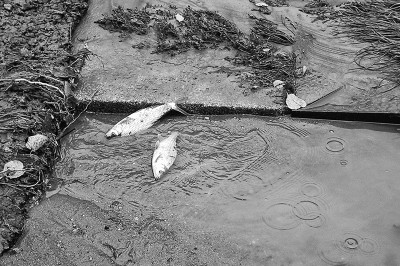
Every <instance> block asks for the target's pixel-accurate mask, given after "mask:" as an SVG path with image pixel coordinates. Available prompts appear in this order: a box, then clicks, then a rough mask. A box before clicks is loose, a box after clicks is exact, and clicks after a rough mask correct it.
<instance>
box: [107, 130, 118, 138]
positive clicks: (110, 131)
mask: <svg viewBox="0 0 400 266" xmlns="http://www.w3.org/2000/svg"><path fill="white" fill-rule="evenodd" d="M118 135H119V133H118V132H117V131H116V130H115V129H113V128H112V129H110V130H109V131H108V132H107V133H106V138H108V139H111V138H112V137H116V136H118Z"/></svg>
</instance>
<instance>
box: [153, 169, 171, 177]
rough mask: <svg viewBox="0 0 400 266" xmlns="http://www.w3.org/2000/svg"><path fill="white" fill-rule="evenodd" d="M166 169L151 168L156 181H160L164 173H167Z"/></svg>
mask: <svg viewBox="0 0 400 266" xmlns="http://www.w3.org/2000/svg"><path fill="white" fill-rule="evenodd" d="M167 170H168V169H166V168H165V167H164V166H160V167H153V175H154V178H155V179H156V180H158V179H160V178H161V177H162V176H163V175H164V174H165V172H167Z"/></svg>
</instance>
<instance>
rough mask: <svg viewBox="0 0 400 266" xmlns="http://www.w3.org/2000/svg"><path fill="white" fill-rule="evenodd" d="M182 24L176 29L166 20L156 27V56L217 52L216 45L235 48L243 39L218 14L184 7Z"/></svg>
mask: <svg viewBox="0 0 400 266" xmlns="http://www.w3.org/2000/svg"><path fill="white" fill-rule="evenodd" d="M182 16H183V17H184V18H185V19H184V21H182V22H180V23H179V24H178V25H177V26H174V25H173V24H171V23H169V22H168V21H167V20H166V19H158V20H157V21H156V23H155V31H156V34H157V41H158V45H157V48H156V52H157V53H162V52H168V53H170V54H172V55H173V54H176V53H181V52H184V51H187V50H188V49H189V48H195V49H198V50H203V49H206V48H216V47H217V46H219V45H222V44H226V45H227V46H234V47H235V46H237V44H236V43H237V42H238V40H239V41H240V40H242V39H244V38H245V35H244V34H243V33H242V32H240V30H239V29H238V28H237V27H236V25H235V24H234V23H232V22H230V21H229V20H227V19H225V18H224V17H222V16H221V15H219V14H218V13H217V12H212V11H204V10H194V9H192V8H191V7H187V8H185V9H184V10H183V13H182Z"/></svg>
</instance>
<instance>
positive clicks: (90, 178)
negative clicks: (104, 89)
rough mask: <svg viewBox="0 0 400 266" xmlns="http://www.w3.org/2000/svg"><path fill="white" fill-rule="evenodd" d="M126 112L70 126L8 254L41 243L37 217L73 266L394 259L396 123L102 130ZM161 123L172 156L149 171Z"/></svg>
mask: <svg viewBox="0 0 400 266" xmlns="http://www.w3.org/2000/svg"><path fill="white" fill-rule="evenodd" d="M121 118H122V117H121V116H118V115H104V114H103V115H94V114H90V115H86V116H84V117H82V119H81V120H80V121H79V123H77V124H76V125H75V129H76V130H75V131H74V132H72V133H71V134H70V135H69V136H67V137H66V138H65V139H64V141H63V143H62V144H63V152H62V153H63V155H62V160H61V161H60V162H59V164H58V165H57V168H56V177H57V180H58V181H59V182H58V185H55V189H54V191H55V192H50V194H49V195H48V199H47V200H46V201H45V202H44V203H43V204H42V205H41V206H39V207H38V208H35V210H34V211H33V214H32V217H33V218H31V219H30V221H29V225H28V230H27V234H26V236H25V237H24V238H23V239H22V240H21V242H20V244H19V248H21V250H23V251H22V252H21V253H20V254H16V255H13V256H9V257H5V258H3V261H4V262H11V261H12V260H14V261H15V262H14V263H16V262H20V261H22V260H23V259H27V258H29V257H30V256H33V254H35V252H39V251H38V248H36V247H35V246H34V245H33V246H29V243H30V241H32V237H33V236H35V234H38V233H37V232H38V231H37V230H36V228H40V230H44V229H45V228H47V229H46V234H44V235H45V236H46V237H48V238H49V239H56V241H55V240H54V241H55V242H54V243H57V247H55V246H53V247H52V250H54V255H53V259H54V260H60V258H68V260H69V261H70V262H71V263H73V262H74V263H77V261H79V264H80V265H146V263H150V262H154V263H156V264H158V265H169V264H168V263H170V264H171V265H188V263H189V262H193V261H196V263H194V265H200V264H202V265H203V264H204V265H238V264H243V265H397V264H398V263H399V262H400V257H399V255H398V252H397V250H398V249H399V243H400V242H399V234H398V227H397V225H398V223H399V219H400V212H399V210H398V208H397V205H396V204H394V203H395V202H397V201H398V200H400V199H399V195H400V193H399V189H398V188H399V187H400V184H399V180H398V178H397V173H398V172H399V170H400V169H399V166H398V164H397V161H398V159H399V156H400V154H399V152H398V150H399V148H400V147H399V146H400V138H399V133H398V131H399V129H398V127H397V126H390V125H373V124H363V123H351V124H350V123H345V122H321V121H305V120H291V119H287V118H261V117H252V116H209V117H208V116H196V117H183V116H169V117H166V119H165V120H163V121H161V122H160V123H158V124H156V125H155V126H154V127H153V128H151V129H149V130H147V131H146V132H143V133H142V134H138V135H135V136H130V137H124V138H113V139H111V140H107V139H106V138H105V132H106V131H107V130H108V129H109V128H110V127H112V125H113V124H114V123H115V122H118V121H119V120H120V119H121ZM168 131H178V132H180V135H179V137H178V140H177V150H178V156H177V159H176V161H175V163H174V165H173V166H172V167H171V169H170V170H169V172H168V173H167V174H166V175H165V177H163V178H162V179H161V180H159V181H155V179H154V178H153V176H152V172H151V156H152V153H153V150H154V145H155V142H156V140H157V135H158V134H166V133H167V132H168ZM55 193H56V194H55ZM77 202H79V204H78V203H77ZM70 205H74V207H70ZM69 209H74V211H72V210H71V211H69ZM76 209H78V210H76ZM55 213H56V214H55ZM69 213H70V214H69ZM92 216H96V217H102V218H99V219H100V220H101V221H102V222H96V223H92V222H90V219H92V218H91V217H92ZM55 217H57V218H55ZM66 217H68V220H67V218H66ZM110 217H112V218H110ZM88 219H89V220H88ZM64 220H65V221H68V222H62V221H64ZM72 220H73V221H74V222H71V221H72ZM56 221H61V222H56ZM106 221H108V222H106ZM150 221H151V222H150ZM73 223H76V225H75V226H74V225H73ZM148 223H151V226H149V224H148ZM143 224H147V226H148V227H145V228H146V229H144V231H143V232H146V233H143V234H139V233H138V230H139V228H142V227H143V226H144V225H143ZM152 226H154V227H156V228H157V230H158V231H157V233H156V234H155V235H152V233H154V231H152V230H155V229H154V228H153V227H152ZM52 227H53V229H50V228H52ZM54 227H56V228H58V229H54ZM29 228H32V229H33V228H35V230H30V229H29ZM106 228H109V229H110V228H111V229H110V230H111V231H113V230H114V231H113V233H110V232H108V231H107V230H106ZM146 230H150V231H151V232H148V231H146ZM164 230H167V232H168V233H167V232H165V231H164ZM139 231H140V230H139ZM60 232H62V234H60ZM67 232H68V235H67ZM74 232H75V233H74ZM63 234H65V235H63ZM119 234H122V235H121V237H117V236H118V235H119ZM156 235H158V236H156ZM166 235H167V236H166ZM67 236H68V237H67ZM127 236H129V237H127ZM153 237H154V238H157V239H158V241H159V242H157V243H156V242H154V241H153V240H154V239H153ZM114 238H115V239H117V238H118V239H119V240H118V242H113V240H112V239H114ZM78 240H79V241H83V242H81V243H82V245H90V250H88V251H87V254H89V255H87V260H84V259H83V258H84V256H83V255H82V254H80V253H79V252H78V250H76V248H74V247H73V245H72V244H71V243H72V242H76V241H78ZM142 241H144V242H146V241H147V243H152V244H148V245H147V246H146V248H144V247H143V246H141V244H140V243H143V242H142ZM182 241H183V242H182ZM185 241H186V242H185ZM138 243H139V244H138ZM166 243H168V244H166ZM163 245H167V246H168V247H166V246H164V247H163V248H162V246H163ZM170 245H174V248H172V247H170ZM75 246H76V245H75ZM195 246H196V247H197V250H196V252H195V253H196V255H190V256H189V253H190V254H191V252H193V248H194V247H195ZM48 248H50V247H48ZM48 248H46V249H48ZM154 252H156V253H157V254H159V256H157V257H155V256H154V254H155V253H154ZM166 254H169V255H168V256H171V258H172V259H170V257H168V256H167V255H166ZM232 254H235V255H232ZM230 256H232V257H230ZM228 257H229V259H228ZM89 258H91V260H89ZM39 261H40V259H39ZM64 263H65V262H64ZM189 264H190V263H189ZM7 265H8V264H7ZM11 265H12V264H11ZM14 265H18V264H14ZM65 265H68V264H65Z"/></svg>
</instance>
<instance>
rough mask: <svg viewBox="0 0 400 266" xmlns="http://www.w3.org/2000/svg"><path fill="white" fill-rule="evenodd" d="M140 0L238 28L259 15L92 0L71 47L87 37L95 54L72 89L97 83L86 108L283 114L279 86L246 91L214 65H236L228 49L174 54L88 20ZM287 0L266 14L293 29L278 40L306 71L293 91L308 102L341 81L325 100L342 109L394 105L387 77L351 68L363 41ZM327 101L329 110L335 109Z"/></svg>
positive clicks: (213, 4) (84, 92)
mask: <svg viewBox="0 0 400 266" xmlns="http://www.w3.org/2000/svg"><path fill="white" fill-rule="evenodd" d="M331 2H332V3H335V4H336V3H339V2H344V1H331ZM146 3H152V4H157V3H158V4H164V5H168V4H173V5H176V6H177V7H178V8H179V9H183V8H184V7H186V6H188V5H190V6H192V7H193V8H199V9H204V10H215V11H218V12H219V13H220V14H221V15H222V16H224V17H225V18H227V19H229V20H232V21H233V22H234V23H236V25H237V26H238V27H239V28H240V29H241V30H242V31H244V32H248V31H249V29H250V21H249V19H248V14H250V13H251V14H257V15H258V16H263V15H262V14H259V13H256V12H255V11H251V9H252V8H254V6H253V4H251V3H250V2H247V1H241V0H233V1H227V0H225V1H213V0H200V1H192V0H185V1H177V0H175V1H168V2H166V1H154V0H153V1H146V2H145V1H128V0H114V1H112V0H92V1H91V3H90V8H89V11H88V14H87V16H86V18H85V19H84V21H83V22H82V24H81V25H80V27H79V28H78V30H77V31H76V34H75V49H80V48H82V47H84V45H85V44H86V45H87V46H88V47H89V49H90V50H91V51H93V52H94V53H95V54H97V55H99V56H100V59H101V60H100V59H98V58H93V59H92V60H91V61H88V62H87V64H86V66H85V67H84V69H83V70H82V79H81V88H80V89H79V91H78V92H77V97H78V98H79V99H80V100H82V101H89V100H90V97H91V95H92V94H93V92H94V91H96V90H99V95H98V96H96V98H95V100H94V102H93V104H92V105H91V106H90V110H92V111H103V112H132V111H134V110H136V109H139V108H142V107H145V106H148V105H152V104H156V103H164V102H169V101H176V100H181V102H182V103H183V105H184V106H185V107H186V108H188V109H189V110H191V111H193V112H196V113H203V114H221V113H252V114H282V113H285V112H287V111H288V109H286V107H285V106H284V105H283V104H282V103H280V102H279V101H277V99H278V100H280V99H279V97H280V95H281V94H280V92H277V91H274V90H273V89H272V88H263V89H261V90H259V91H256V92H254V93H250V94H249V95H244V93H243V91H244V89H243V88H242V87H241V85H240V80H239V77H237V76H234V75H231V76H229V75H227V74H226V73H223V72H224V71H222V72H221V71H218V70H220V69H221V68H222V69H225V70H226V69H228V70H229V69H235V70H237V69H238V68H237V67H234V66H232V65H231V64H230V63H229V62H227V61H226V60H225V59H224V58H225V57H226V56H231V55H233V54H234V51H226V50H207V51H202V52H198V51H190V52H187V53H184V54H181V55H177V56H175V57H171V56H169V55H160V54H153V53H152V50H153V49H152V48H150V49H141V50H138V49H135V48H132V45H135V44H138V43H140V42H142V41H147V42H148V43H150V45H151V44H154V43H155V38H154V36H152V35H149V36H137V35H132V36H131V37H130V38H128V39H125V40H123V41H121V40H120V39H119V37H118V35H119V34H118V33H110V32H108V31H106V30H103V29H102V28H100V27H99V26H98V25H97V24H95V23H94V21H96V20H98V19H100V18H101V17H102V14H110V12H111V10H112V9H113V8H115V7H117V6H118V5H122V6H124V7H127V8H135V7H143V6H144V5H145V4H146ZM289 3H290V6H289V7H271V9H272V14H271V15H270V16H266V17H267V18H269V19H272V20H274V21H275V22H277V23H278V24H279V26H280V28H281V29H282V30H285V31H288V29H287V28H286V26H287V25H288V23H286V24H287V25H286V26H284V25H283V23H282V21H286V22H287V21H288V20H283V19H282V18H288V19H290V21H291V22H292V23H293V25H295V28H293V27H292V30H294V31H295V33H296V44H295V45H294V46H293V47H281V48H282V49H284V50H286V51H294V52H296V54H297V55H298V59H299V60H298V65H299V66H303V65H305V66H307V67H308V70H309V71H308V74H307V75H305V76H304V77H303V78H300V79H299V80H298V81H297V84H296V87H297V91H298V95H299V96H300V97H301V98H303V99H305V100H306V102H307V103H312V102H314V101H315V100H317V99H319V98H321V97H323V96H324V95H327V94H329V93H330V92H332V91H334V90H336V89H337V88H339V87H342V86H345V89H343V90H341V93H340V94H337V95H335V97H331V98H330V106H344V107H345V109H346V112H357V113H358V112H380V113H399V111H400V105H399V103H400V101H399V97H400V95H399V94H400V91H399V90H390V84H389V85H387V86H384V87H381V88H380V89H376V86H377V85H379V84H380V82H381V79H380V78H379V77H378V75H377V73H372V72H366V71H361V70H354V68H355V67H356V65H355V64H354V63H353V58H354V55H355V53H356V52H357V50H358V49H360V48H362V47H363V46H362V45H359V44H358V45H357V44H354V43H353V42H350V41H349V40H348V39H346V38H339V37H337V36H333V34H332V29H331V28H329V27H328V25H327V24H323V23H322V22H313V19H314V17H313V16H311V15H307V14H305V13H302V12H300V11H299V8H301V7H302V6H304V5H305V4H306V3H307V1H289ZM242 71H245V70H244V69H242ZM277 97H278V98H277ZM327 108H328V109H329V110H332V111H333V112H338V111H340V110H337V109H335V108H333V107H327Z"/></svg>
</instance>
